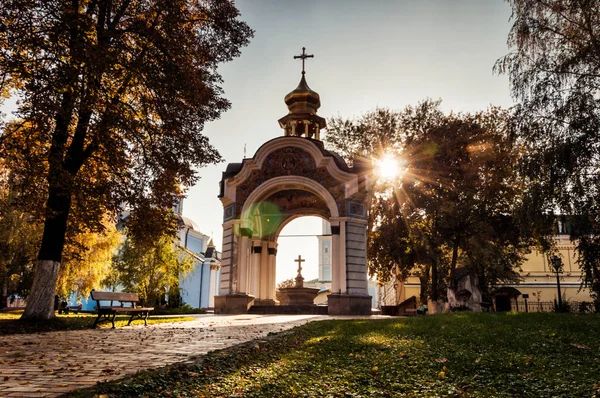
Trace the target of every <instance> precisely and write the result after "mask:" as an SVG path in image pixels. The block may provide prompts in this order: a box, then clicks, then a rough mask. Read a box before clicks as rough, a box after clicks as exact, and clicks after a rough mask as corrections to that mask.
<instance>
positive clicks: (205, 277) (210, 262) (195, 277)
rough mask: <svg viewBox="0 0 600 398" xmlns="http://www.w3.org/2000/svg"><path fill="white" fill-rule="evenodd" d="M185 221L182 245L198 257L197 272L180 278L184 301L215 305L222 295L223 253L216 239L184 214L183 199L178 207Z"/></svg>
mask: <svg viewBox="0 0 600 398" xmlns="http://www.w3.org/2000/svg"><path fill="white" fill-rule="evenodd" d="M175 210H176V212H177V214H178V215H179V217H180V220H181V223H180V227H179V232H178V234H177V236H178V238H179V246H181V247H183V248H184V249H186V251H187V252H188V254H190V255H191V256H192V257H193V258H194V260H195V265H194V269H193V271H192V272H191V273H190V274H188V275H186V276H185V277H182V278H181V280H180V281H179V287H180V288H181V300H182V302H183V303H186V304H189V305H190V306H191V307H193V308H203V309H209V308H214V297H215V295H216V294H218V286H219V282H220V269H221V262H220V253H219V252H217V250H216V247H215V245H214V243H213V240H212V239H211V238H210V237H209V236H208V235H205V234H203V233H202V232H200V228H198V225H196V223H195V222H194V221H192V220H191V219H189V218H187V217H184V216H183V215H182V211H183V200H181V201H180V202H179V204H178V206H176V208H175Z"/></svg>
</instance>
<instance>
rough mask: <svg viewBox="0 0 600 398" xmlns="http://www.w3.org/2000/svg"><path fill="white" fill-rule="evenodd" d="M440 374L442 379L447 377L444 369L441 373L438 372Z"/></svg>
mask: <svg viewBox="0 0 600 398" xmlns="http://www.w3.org/2000/svg"><path fill="white" fill-rule="evenodd" d="M438 376H439V377H440V378H441V379H444V378H446V372H444V371H441V372H440V373H438Z"/></svg>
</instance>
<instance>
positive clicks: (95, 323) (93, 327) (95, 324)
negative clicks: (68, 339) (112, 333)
mask: <svg viewBox="0 0 600 398" xmlns="http://www.w3.org/2000/svg"><path fill="white" fill-rule="evenodd" d="M101 317H102V315H101V314H98V317H97V318H96V320H95V321H94V325H93V326H92V329H96V327H97V326H98V321H100V318H101Z"/></svg>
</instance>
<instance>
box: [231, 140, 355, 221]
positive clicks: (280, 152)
mask: <svg viewBox="0 0 600 398" xmlns="http://www.w3.org/2000/svg"><path fill="white" fill-rule="evenodd" d="M288 175H294V176H301V177H306V178H310V179H311V180H313V181H316V182H318V183H319V184H321V185H322V186H323V187H324V188H325V189H327V190H328V191H329V193H331V196H333V199H334V200H335V202H336V203H337V205H338V209H339V211H340V214H345V211H346V209H345V208H346V203H345V201H344V195H345V187H344V184H343V183H340V182H339V181H337V180H336V179H335V178H334V177H333V176H331V174H329V172H328V171H327V169H326V168H325V167H317V166H316V163H315V160H314V159H313V157H312V156H311V155H310V154H309V153H308V152H306V151H305V150H303V149H301V148H297V147H293V146H289V147H285V148H281V149H277V150H275V151H273V152H271V153H270V154H269V155H268V156H267V158H266V159H265V162H264V163H263V167H262V169H261V170H254V171H252V172H251V173H250V175H249V177H248V178H247V179H246V181H244V182H243V183H242V184H240V185H239V186H238V187H237V190H236V203H237V204H238V206H236V217H239V216H240V212H241V208H242V207H243V206H242V205H243V203H244V202H245V201H246V200H247V199H248V196H250V194H251V193H252V192H253V191H254V190H255V189H256V188H258V187H259V186H260V185H261V184H262V183H264V182H266V181H268V180H270V179H271V178H275V177H282V176H288Z"/></svg>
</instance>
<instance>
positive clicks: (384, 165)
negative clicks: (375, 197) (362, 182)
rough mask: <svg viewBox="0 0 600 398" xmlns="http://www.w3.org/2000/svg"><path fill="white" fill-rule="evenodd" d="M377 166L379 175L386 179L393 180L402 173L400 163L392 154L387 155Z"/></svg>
mask: <svg viewBox="0 0 600 398" xmlns="http://www.w3.org/2000/svg"><path fill="white" fill-rule="evenodd" d="M376 166H377V170H378V174H379V177H380V178H383V179H385V180H391V179H393V178H395V177H397V176H398V175H399V174H400V164H399V163H398V160H397V159H396V158H394V157H393V156H392V155H385V156H384V157H383V158H381V159H380V160H379V161H378V162H377V165H376Z"/></svg>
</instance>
